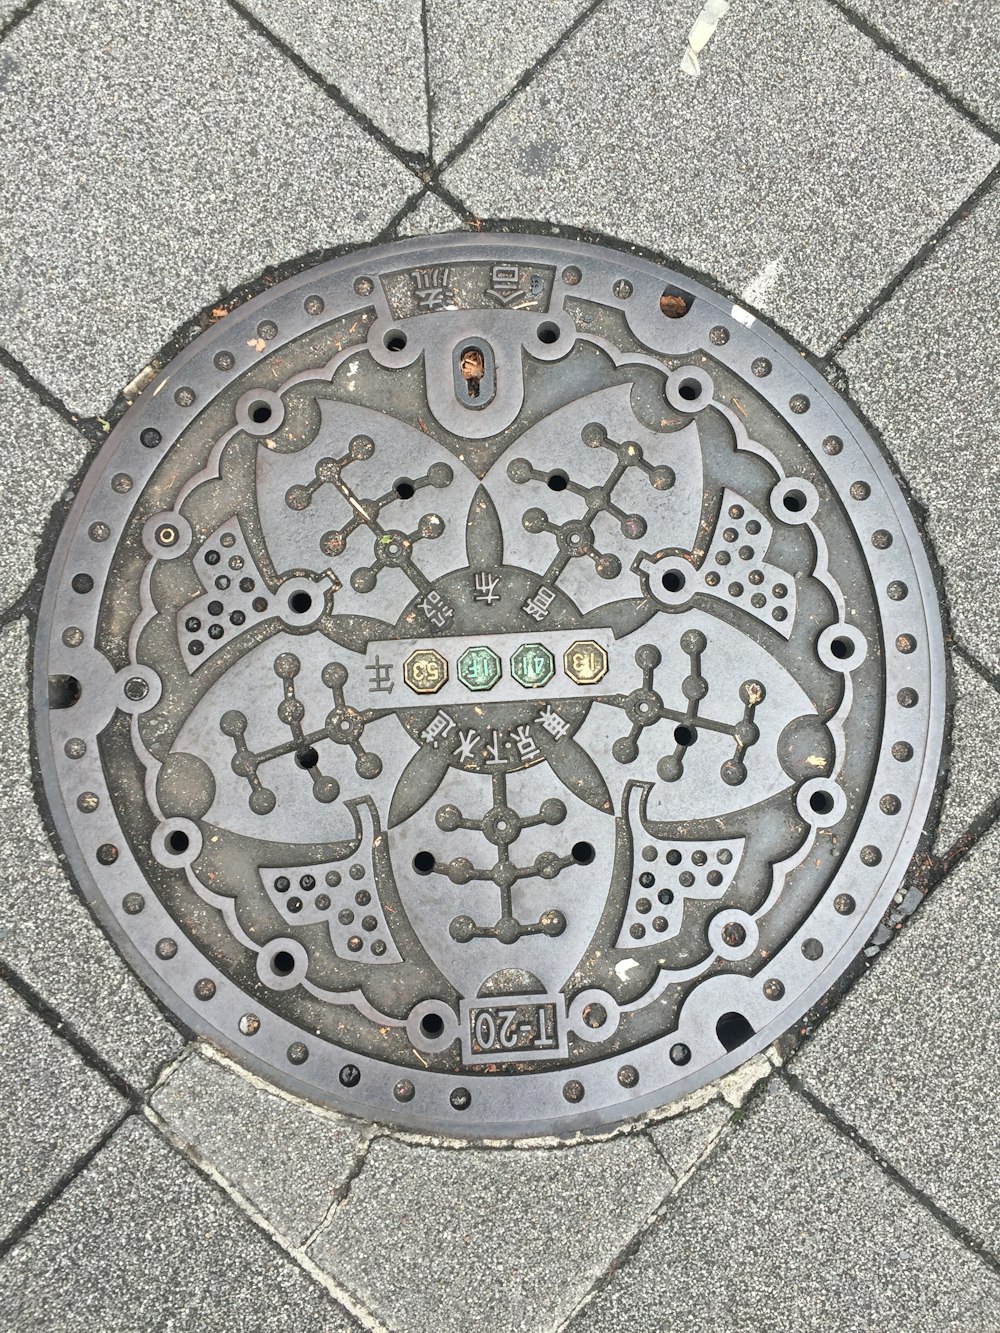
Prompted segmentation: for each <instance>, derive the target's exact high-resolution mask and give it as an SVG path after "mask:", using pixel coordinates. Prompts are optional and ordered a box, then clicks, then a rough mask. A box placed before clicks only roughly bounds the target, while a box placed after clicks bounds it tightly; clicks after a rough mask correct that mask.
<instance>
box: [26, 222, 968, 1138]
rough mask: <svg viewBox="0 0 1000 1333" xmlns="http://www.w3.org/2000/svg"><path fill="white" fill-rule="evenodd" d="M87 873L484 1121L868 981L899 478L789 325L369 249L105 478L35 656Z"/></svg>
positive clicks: (930, 592) (757, 1025)
mask: <svg viewBox="0 0 1000 1333" xmlns="http://www.w3.org/2000/svg"><path fill="white" fill-rule="evenodd" d="M35 660H36V681H35V704H36V709H37V713H38V742H39V750H40V758H41V764H42V771H43V775H44V781H45V787H46V791H47V794H48V798H49V802H50V805H51V808H52V813H53V817H54V821H55V824H56V826H57V828H58V832H59V835H60V837H61V839H62V842H63V845H64V847H65V849H66V852H67V854H68V856H69V860H70V863H71V865H72V866H73V869H74V871H75V873H76V876H77V878H78V880H79V882H80V884H81V885H82V888H83V891H84V893H85V895H86V896H87V898H88V899H89V900H91V901H92V903H93V905H94V907H95V909H96V911H97V913H98V915H99V917H100V918H101V920H102V921H103V922H104V924H105V926H106V927H107V929H108V930H109V931H110V933H111V934H112V936H113V937H114V938H115V940H116V941H117V942H118V944H119V945H120V946H121V947H122V949H123V950H124V952H125V953H126V955H127V956H128V957H129V959H130V960H131V961H132V964H133V966H134V967H135V968H136V969H137V971H138V972H139V973H140V974H141V976H142V977H143V978H144V979H145V980H146V981H147V983H148V984H149V985H150V986H151V987H152V988H153V989H154V990H155V991H156V992H157V993H158V994H159V995H160V997H161V998H162V1000H163V1001H164V1002H165V1004H166V1005H167V1006H168V1007H169V1008H170V1009H171V1010H173V1011H174V1012H175V1013H177V1014H178V1015H179V1016H180V1017H181V1018H182V1019H184V1020H185V1021H186V1022H187V1023H188V1024H189V1025H190V1026H191V1027H192V1028H193V1029H195V1030H196V1031H198V1032H200V1033H203V1034H205V1035H206V1036H208V1037H210V1038H211V1039H212V1040H213V1041H215V1042H216V1043H218V1044H219V1045H221V1046H222V1047H223V1048H225V1049H226V1050H228V1051H230V1052H231V1053H233V1054H234V1055H236V1056H237V1058H239V1059H241V1060H243V1061H244V1062H245V1063H247V1064H249V1065H251V1066H252V1067H253V1068H254V1069H256V1070H257V1071H259V1072H261V1073H263V1074H264V1075H266V1076H267V1077H269V1078H271V1079H273V1080H274V1081H275V1082H278V1083H280V1084H282V1085H284V1086H285V1087H288V1088H291V1089H293V1090H295V1091H297V1092H301V1093H304V1094H306V1095H307V1096H310V1097H313V1098H315V1099H318V1100H320V1101H323V1102H327V1103H330V1104H332V1105H335V1106H337V1107H339V1108H342V1109H345V1110H348V1111H352V1112H356V1113H358V1114H361V1115H365V1116H370V1117H376V1118H381V1119H387V1120H390V1121H395V1122H397V1123H400V1124H404V1125H408V1126H414V1127H419V1128H424V1129H432V1130H437V1131H444V1132H447V1133H453V1134H472V1135H475V1134H522V1133H538V1132H545V1131H550V1130H568V1129H572V1128H581V1127H586V1126H594V1125H598V1124H602V1123H607V1122H611V1121H614V1120H617V1119H621V1118H623V1117H625V1116H627V1115H629V1114H632V1113H634V1112H636V1111H639V1110H642V1109H644V1108H648V1107H651V1106H654V1105H657V1104H660V1103H662V1102H664V1101H667V1100H669V1099H670V1098H672V1097H674V1096H677V1095H681V1094H683V1093H685V1092H687V1091H689V1090H691V1089H692V1088H694V1087H696V1086H697V1085H699V1084H701V1083H704V1082H706V1081H708V1080H709V1079H712V1078H714V1077H716V1076H718V1075H719V1074H721V1073H723V1072H725V1071H726V1070H728V1069H731V1068H733V1067H735V1066H736V1065H737V1064H738V1063H740V1062H741V1061H742V1060H743V1059H745V1058H746V1056H747V1055H749V1054H750V1053H752V1052H753V1051H755V1050H759V1049H760V1048H761V1047H763V1046H764V1045H765V1044H766V1043H767V1042H768V1041H769V1040H771V1039H772V1038H773V1037H775V1036H776V1035H777V1034H778V1033H780V1032H781V1031H783V1030H784V1029H786V1028H787V1027H789V1026H790V1025H791V1024H792V1023H793V1022H794V1021H795V1020H796V1019H797V1018H798V1017H800V1016H801V1015H802V1014H803V1012H804V1011H805V1010H806V1009H807V1008H808V1006H809V1005H810V1004H811V1003H812V1002H813V1001H814V1000H815V999H817V998H818V997H819V996H820V995H821V994H822V992H823V991H824V990H825V989H826V988H828V987H829V986H830V984H831V983H832V982H833V981H834V980H835V979H836V978H837V977H838V975H840V974H841V973H842V972H843V970H844V969H845V967H846V966H847V965H848V963H849V962H850V961H851V959H852V958H853V957H854V956H855V955H856V954H857V952H858V950H859V948H860V947H861V946H862V944H863V943H864V941H865V939H866V937H867V935H868V933H869V932H870V931H871V929H872V927H873V925H874V924H875V923H876V922H877V920H878V918H879V916H880V914H881V913H882V912H883V911H884V909H885V907H886V906H887V904H888V903H889V901H890V899H891V896H892V894H893V893H894V891H895V890H896V889H897V888H898V886H899V883H900V880H901V877H902V875H903V873H904V870H905V867H906V865H907V862H908V860H909V858H910V856H911V854H912V853H913V850H914V848H915V846H916V844H917V841H918V838H919V836H920V833H921V830H922V828H923V825H924V821H925V818H926V816H927V813H928V810H929V807H930V804H931V798H932V793H933V789H934V785H935V780H936V775H937V770H938V762H939V756H940V749H941V743H942V729H943V716H944V707H943V698H944V663H943V649H942V635H941V627H940V620H939V614H938V609H937V598H936V595H935V587H934V584H933V580H932V577H931V572H930V568H929V565H928V561H927V557H926V555H925V553H924V550H923V547H922V545H921V542H920V538H919V535H918V533H917V530H916V528H915V526H914V523H913V520H912V518H911V516H910V513H909V510H908V508H907V505H906V503H905V501H904V498H903V496H902V494H901V492H900V490H899V487H898V486H897V484H896V482H895V481H894V479H893V476H892V473H891V471H890V468H889V467H888V465H887V463H886V461H885V459H884V457H883V456H882V454H881V453H880V452H879V450H878V448H877V447H876V446H875V444H874V443H873V442H872V440H871V439H870V438H869V437H868V436H867V434H866V432H865V431H864V429H863V427H862V426H861V424H860V423H859V422H858V420H857V419H856V418H855V417H854V416H853V415H852V414H851V412H850V410H849V409H848V408H847V406H846V405H845V404H844V402H843V401H842V400H841V399H840V398H839V397H838V396H837V395H836V394H835V393H834V392H833V391H832V390H831V389H830V388H829V386H828V385H827V384H826V383H825V382H824V381H823V379H822V378H821V377H820V376H819V375H817V374H816V373H815V372H814V371H813V370H812V369H811V368H810V367H809V366H808V364H807V363H806V361H805V360H804V359H803V358H802V357H801V356H800V355H799V354H798V353H796V352H795V351H794V349H792V348H791V347H790V346H788V344H787V343H785V342H784V341H783V340H782V339H781V338H779V337H778V336H776V335H775V334H774V333H773V332H771V331H770V330H768V329H765V328H762V327H761V326H760V325H759V324H757V323H755V322H754V321H753V320H752V319H751V318H750V317H749V316H747V315H746V314H745V313H744V312H742V311H740V310H738V309H734V308H733V307H732V305H730V304H728V303H727V302H725V301H724V300H722V299H721V298H720V297H718V296H716V295H714V294H713V293H711V292H710V291H708V290H706V289H705V288H703V287H701V286H699V285H698V284H696V283H693V282H691V281H689V280H688V279H687V278H685V277H681V276H679V275H676V274H671V273H670V272H668V271H666V270H664V269H661V268H658V267H656V266H654V265H652V264H650V263H646V262H643V261H639V260H636V259H633V258H631V257H628V256H625V255H621V254H618V253H615V252H613V251H611V250H606V249H600V248H595V247H590V246H585V245H579V244H574V243H568V242H565V241H562V240H551V239H545V240H542V239H538V238H530V237H522V238H519V239H515V238H512V237H506V236H505V237H503V238H499V237H496V238H486V237H472V236H462V237H441V238H437V239H434V240H419V241H411V242H407V243H404V244H399V245H395V246H387V247H384V248H381V249H378V250H372V251H366V252H360V253H356V254H353V255H351V256H348V257H346V258H343V259H340V260H337V261H336V262H334V263H331V264H327V265H325V266H323V267H321V268H317V269H314V270H313V271H311V272H309V273H307V274H305V275H303V276H301V277H298V278H296V279H294V280H291V281H288V282H285V283H283V284H281V285H280V286H278V287H276V288H275V289H274V290H273V291H271V292H270V293H269V294H267V295H266V296H264V297H261V298H259V299H257V300H254V301H251V302H250V303H249V304H247V305H246V306H244V307H243V308H241V309H239V310H238V311H237V312H235V313H234V314H232V315H230V316H229V317H228V318H227V319H225V320H224V321H223V322H221V323H220V324H218V325H216V326H215V327H214V328H213V329H212V330H211V332H209V333H206V334H205V335H204V336H203V337H201V338H199V339H198V341H197V343H196V344H194V345H193V346H192V347H190V348H188V349H187V350H186V351H185V352H183V353H182V354H181V355H180V356H178V357H177V359H176V360H175V361H174V362H173V364H172V365H171V366H170V367H169V368H168V369H167V370H166V371H165V372H164V373H162V374H161V375H160V376H159V378H158V379H157V380H156V381H155V382H154V383H153V384H152V385H151V386H150V387H149V388H148V389H147V390H146V392H145V393H144V394H143V396H142V398H141V400H140V401H139V402H138V403H137V405H136V406H135V407H134V408H133V409H132V410H131V411H130V412H129V413H128V414H127V415H126V416H125V418H124V419H123V421H122V422H121V424H120V425H119V426H118V427H117V429H116V430H115V431H114V433H113V435H112V436H111V438H110V440H109V441H108V443H107V445H106V446H105V448H104V449H103V451H102V452H101V454H100V456H99V458H98V459H97V461H96V462H95V463H94V465H93V466H92V468H91V469H90V471H89V473H88V475H87V477H86V479H85V482H84V485H83V487H82V490H81V491H80V494H79V496H78V498H77V500H76V503H75V505H74V506H73V509H72V512H71V515H70V518H69V521H68V523H67V525H66V527H65V530H64V532H63V535H62V538H61V541H60V543H59V546H58V549H57V551H56V555H55V558H54V560H53V562H52V567H51V570H50V573H49V578H48V583H47V587H46V592H45V599H44V605H43V609H42V616H41V621H40V625H39V637H38V644H37V651H36V657H35Z"/></svg>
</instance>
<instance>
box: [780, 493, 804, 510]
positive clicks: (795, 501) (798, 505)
mask: <svg viewBox="0 0 1000 1333" xmlns="http://www.w3.org/2000/svg"><path fill="white" fill-rule="evenodd" d="M781 503H782V504H783V505H784V506H785V508H786V509H787V510H788V512H789V513H790V514H801V513H802V511H803V509H805V507H806V497H805V496H804V495H803V493H802V492H801V491H786V492H785V494H784V496H783V497H782V501H781Z"/></svg>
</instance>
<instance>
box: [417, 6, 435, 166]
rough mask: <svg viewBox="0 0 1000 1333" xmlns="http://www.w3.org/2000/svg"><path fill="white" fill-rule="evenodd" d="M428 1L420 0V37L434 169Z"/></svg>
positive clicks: (429, 150) (429, 141)
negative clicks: (421, 40) (422, 49)
mask: <svg viewBox="0 0 1000 1333" xmlns="http://www.w3.org/2000/svg"><path fill="white" fill-rule="evenodd" d="M428 33H429V30H428V15H427V0H420V35H421V37H422V38H423V43H424V106H425V107H426V110H427V152H428V154H429V158H430V165H431V170H433V169H434V115H433V106H434V98H433V94H432V93H431V44H430V37H429V35H428Z"/></svg>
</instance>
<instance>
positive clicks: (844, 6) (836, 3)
mask: <svg viewBox="0 0 1000 1333" xmlns="http://www.w3.org/2000/svg"><path fill="white" fill-rule="evenodd" d="M827 3H828V4H830V5H831V6H832V7H833V8H834V9H836V10H837V12H838V13H839V14H841V15H843V17H844V18H845V19H846V20H847V22H848V23H850V24H851V25H852V27H855V28H857V30H858V31H859V32H860V33H863V34H864V36H865V37H867V38H868V40H869V41H871V42H874V44H875V45H876V46H877V47H878V49H879V50H880V51H884V52H885V54H886V55H887V56H890V57H891V58H892V59H893V60H895V61H896V62H897V64H900V65H902V66H903V67H904V68H905V69H907V70H909V72H910V73H911V74H913V75H915V77H916V78H918V79H919V80H920V81H921V82H922V83H924V84H926V86H927V87H928V88H929V89H930V90H931V92H933V93H934V94H935V95H936V96H937V97H940V98H942V100H943V101H945V102H947V103H948V105H949V106H950V107H951V108H952V110H953V111H957V112H958V114H959V115H960V116H963V117H964V118H965V119H966V120H968V121H970V122H971V124H973V125H974V126H975V127H976V129H977V130H979V132H980V133H981V134H984V135H985V136H986V137H987V139H992V140H993V142H994V143H996V144H1000V131H998V130H996V129H994V128H993V126H992V125H990V124H988V123H987V122H986V121H984V120H983V119H982V117H981V116H980V115H979V114H978V112H976V111H973V109H972V108H971V107H970V106H969V105H968V104H967V103H966V102H965V101H964V100H963V99H962V98H961V97H959V96H958V94H957V93H954V92H952V90H951V89H950V88H949V87H948V85H947V84H946V83H945V82H944V81H943V80H942V79H939V78H938V77H937V75H936V74H932V73H931V72H930V70H929V69H927V68H926V67H925V66H924V65H922V64H921V63H920V62H919V60H914V58H913V57H912V56H911V55H907V53H906V52H905V51H904V50H903V49H902V48H901V47H899V46H897V44H896V43H895V42H894V41H893V40H892V38H891V37H890V36H889V35H888V33H885V32H883V31H882V29H881V28H880V27H879V26H878V25H877V24H875V23H872V22H871V21H870V20H869V19H866V18H865V17H864V15H862V14H858V13H857V12H856V11H855V9H854V8H853V7H852V6H851V5H850V4H848V3H847V0H827Z"/></svg>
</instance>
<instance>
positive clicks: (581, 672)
mask: <svg viewBox="0 0 1000 1333" xmlns="http://www.w3.org/2000/svg"><path fill="white" fill-rule="evenodd" d="M563 668H564V670H565V672H566V675H567V676H569V678H570V680H571V681H573V683H574V684H576V685H596V684H597V682H598V681H599V680H600V679H601V678H602V677H603V676H604V675H605V674H606V673H607V670H608V655H607V653H606V652H605V651H604V649H603V648H602V647H601V645H600V644H599V643H595V642H594V640H593V639H577V641H576V643H571V644H570V646H569V647H568V648H567V649H566V651H565V652H564V653H563Z"/></svg>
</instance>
